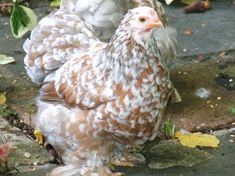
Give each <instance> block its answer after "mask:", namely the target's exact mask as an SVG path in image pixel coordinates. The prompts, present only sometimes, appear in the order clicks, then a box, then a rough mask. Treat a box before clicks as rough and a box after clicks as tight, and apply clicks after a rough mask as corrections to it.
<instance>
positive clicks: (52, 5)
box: [50, 0, 60, 8]
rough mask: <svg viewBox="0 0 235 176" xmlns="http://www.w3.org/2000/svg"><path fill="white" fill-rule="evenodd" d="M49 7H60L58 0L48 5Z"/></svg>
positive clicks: (53, 0)
mask: <svg viewBox="0 0 235 176" xmlns="http://www.w3.org/2000/svg"><path fill="white" fill-rule="evenodd" d="M50 6H51V7H54V8H57V7H59V6H60V0H52V1H51V3H50Z"/></svg>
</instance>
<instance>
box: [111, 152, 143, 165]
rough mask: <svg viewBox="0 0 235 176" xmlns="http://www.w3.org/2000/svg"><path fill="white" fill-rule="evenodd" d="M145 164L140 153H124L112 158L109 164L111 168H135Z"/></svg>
mask: <svg viewBox="0 0 235 176" xmlns="http://www.w3.org/2000/svg"><path fill="white" fill-rule="evenodd" d="M144 163H145V157H144V156H143V155H142V154H140V153H125V154H123V155H121V156H117V155H116V156H114V157H113V158H112V159H111V160H110V162H109V164H110V165H113V166H124V167H135V166H137V165H140V164H144Z"/></svg>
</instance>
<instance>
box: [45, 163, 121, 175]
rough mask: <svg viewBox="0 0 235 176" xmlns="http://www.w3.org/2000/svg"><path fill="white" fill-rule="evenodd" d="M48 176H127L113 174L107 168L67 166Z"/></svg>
mask: <svg viewBox="0 0 235 176" xmlns="http://www.w3.org/2000/svg"><path fill="white" fill-rule="evenodd" d="M47 176H125V174H123V173H121V172H116V173H113V172H112V171H111V170H110V169H109V168H108V167H105V166H103V167H99V168H92V167H85V166H81V167H79V166H75V165H66V166H61V167H57V168H55V169H54V170H52V172H51V173H49V174H48V175H47Z"/></svg>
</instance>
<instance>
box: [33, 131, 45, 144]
mask: <svg viewBox="0 0 235 176" xmlns="http://www.w3.org/2000/svg"><path fill="white" fill-rule="evenodd" d="M34 136H35V137H36V141H37V143H39V144H43V134H42V132H41V131H40V130H38V129H35V130H34Z"/></svg>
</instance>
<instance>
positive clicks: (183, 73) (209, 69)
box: [168, 53, 235, 131]
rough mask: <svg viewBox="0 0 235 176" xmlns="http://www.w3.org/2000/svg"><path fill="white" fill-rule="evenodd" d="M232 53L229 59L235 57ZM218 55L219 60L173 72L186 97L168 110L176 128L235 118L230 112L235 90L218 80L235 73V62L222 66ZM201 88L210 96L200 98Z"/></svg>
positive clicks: (213, 124)
mask: <svg viewBox="0 0 235 176" xmlns="http://www.w3.org/2000/svg"><path fill="white" fill-rule="evenodd" d="M232 55H233V57H232V56H231V57H230V60H231V58H232V59H235V57H234V53H233V54H232ZM216 57H218V59H216V60H210V61H206V62H201V63H197V64H190V65H184V66H181V67H180V68H177V69H174V70H173V71H172V73H171V79H172V80H173V82H174V85H175V87H176V88H177V90H178V91H179V93H180V95H181V96H182V99H183V101H182V102H181V103H178V104H171V105H170V107H169V109H168V117H171V118H172V119H173V121H174V122H175V124H176V127H177V128H185V129H187V130H194V131H195V130H200V129H201V128H204V129H205V127H207V129H210V128H215V127H216V126H219V125H221V124H226V123H228V122H233V121H235V116H233V115H232V114H231V113H230V110H231V109H232V108H234V107H235V91H232V90H231V91H230V90H227V89H226V88H224V87H223V86H220V85H219V84H217V83H216V79H217V78H218V76H219V75H220V74H226V75H230V76H234V75H235V64H234V63H230V64H229V65H228V66H227V67H225V68H223V69H221V68H220V65H221V62H224V60H223V59H222V60H221V58H220V57H219V56H216ZM199 88H205V89H206V90H208V91H209V92H210V96H209V97H208V98H200V97H197V96H196V95H195V91H196V90H197V89H199Z"/></svg>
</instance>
